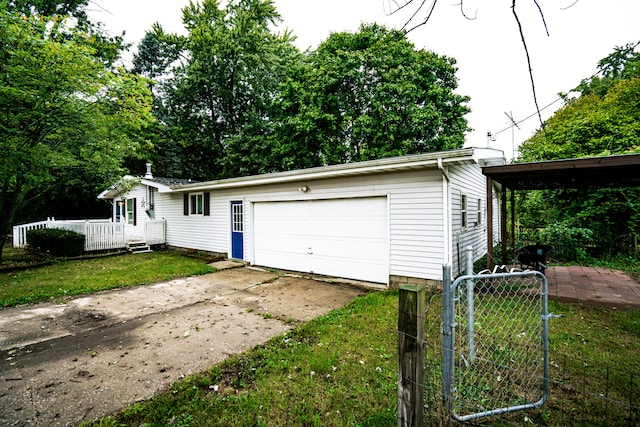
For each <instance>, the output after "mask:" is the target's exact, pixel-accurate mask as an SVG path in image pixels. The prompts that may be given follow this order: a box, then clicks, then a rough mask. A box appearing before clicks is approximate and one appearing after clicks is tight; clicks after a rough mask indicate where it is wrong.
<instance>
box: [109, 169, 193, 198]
mask: <svg viewBox="0 0 640 427" xmlns="http://www.w3.org/2000/svg"><path fill="white" fill-rule="evenodd" d="M196 182H198V181H194V180H192V179H180V178H160V177H153V178H139V177H134V176H131V175H125V176H123V177H122V178H120V179H119V180H118V182H116V183H115V184H113V185H112V186H111V187H109V188H108V189H106V190H104V191H103V192H102V193H100V194H98V199H114V198H117V197H119V196H121V195H122V194H123V193H126V192H127V190H125V189H126V188H127V187H128V186H129V185H130V183H140V184H142V185H146V186H148V187H153V188H156V189H158V192H160V193H166V192H170V191H171V187H172V186H181V185H187V184H193V183H196ZM129 189H130V188H129Z"/></svg>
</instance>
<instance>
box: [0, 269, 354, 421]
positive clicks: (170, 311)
mask: <svg viewBox="0 0 640 427" xmlns="http://www.w3.org/2000/svg"><path fill="white" fill-rule="evenodd" d="M364 292H365V291H364V290H362V289H358V288H354V287H348V286H341V285H337V284H329V283H324V282H319V281H316V280H311V279H306V278H301V277H291V276H280V275H278V274H276V273H272V272H267V271H260V270H254V269H250V268H235V269H231V270H225V271H220V272H217V273H213V274H209V275H205V276H199V277H193V278H188V279H181V280H174V281H171V282H166V283H159V284H155V285H149V286H141V287H137V288H133V289H124V290H119V291H111V292H104V293H100V294H93V295H90V296H87V297H83V298H78V299H76V300H73V301H70V302H69V303H67V304H62V305H56V304H38V305H32V306H26V307H17V308H10V309H4V310H2V311H0V356H1V357H2V362H0V425H16V426H22V425H43V426H44V425H46V426H50V425H60V426H62V425H77V424H78V423H79V422H81V421H87V420H91V419H95V418H98V417H101V416H104V415H107V414H110V413H113V412H115V411H117V410H119V409H120V408H122V407H124V406H126V405H128V404H131V403H134V402H136V401H138V400H143V399H147V398H149V397H151V396H153V395H155V394H156V393H158V392H159V391H161V390H163V389H165V388H166V387H168V385H169V384H171V383H172V382H174V381H176V380H179V379H181V378H184V377H185V376H187V375H190V374H193V373H196V372H199V371H202V370H205V369H207V368H209V367H211V366H212V365H214V364H216V363H218V362H220V361H222V360H223V359H225V358H226V357H228V356H229V355H232V354H236V353H239V352H242V351H245V350H247V349H249V348H251V347H253V346H255V345H258V344H260V343H263V342H265V341H266V340H268V339H269V338H270V337H272V336H275V335H279V334H282V333H284V332H285V331H286V330H288V329H290V328H291V327H292V322H291V320H296V321H306V320H309V319H311V318H314V317H316V316H318V315H321V314H324V313H327V312H328V311H330V310H332V309H334V308H338V307H341V306H343V305H344V304H346V303H348V302H349V301H351V300H353V299H354V298H356V297H357V296H358V295H361V294H362V293H364Z"/></svg>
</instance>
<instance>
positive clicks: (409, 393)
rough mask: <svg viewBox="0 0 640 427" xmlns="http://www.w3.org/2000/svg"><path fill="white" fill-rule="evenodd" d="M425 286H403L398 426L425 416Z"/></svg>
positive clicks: (418, 422) (420, 420)
mask: <svg viewBox="0 0 640 427" xmlns="http://www.w3.org/2000/svg"><path fill="white" fill-rule="evenodd" d="M425 295H426V293H425V287H418V286H403V287H401V288H400V296H399V304H398V310H399V313H398V427H408V426H416V427H417V426H420V427H422V425H423V419H424V323H425V319H424V308H425Z"/></svg>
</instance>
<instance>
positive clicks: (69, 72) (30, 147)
mask: <svg viewBox="0 0 640 427" xmlns="http://www.w3.org/2000/svg"><path fill="white" fill-rule="evenodd" d="M34 10H35V12H32V13H29V14H26V13H25V12H24V11H23V10H21V9H16V8H14V7H12V5H11V4H9V3H7V2H6V1H2V2H0V43H1V45H2V50H1V52H0V108H1V109H2V113H1V114H0V141H1V144H2V149H1V150H0V182H2V188H0V233H2V235H6V234H7V232H8V230H9V227H10V226H11V225H13V221H14V219H15V218H17V217H18V214H19V213H20V212H21V211H28V210H29V209H31V208H33V206H35V204H34V201H37V200H42V198H43V196H44V195H46V194H48V193H49V192H50V191H51V190H52V189H53V188H55V187H56V186H58V185H60V184H61V183H60V182H56V180H57V179H59V178H64V177H66V176H70V175H73V171H75V170H78V171H91V175H92V176H94V177H96V180H95V181H94V182H96V181H98V182H100V183H101V185H103V186H104V185H105V183H106V182H108V181H109V180H110V179H112V177H113V176H115V175H118V174H121V173H122V170H121V164H122V162H123V160H124V159H125V158H126V157H127V156H132V155H135V154H136V152H137V151H138V149H139V148H140V145H141V141H142V134H141V131H142V129H143V128H144V126H146V125H147V124H148V123H150V121H151V120H152V116H151V115H150V97H149V93H148V91H147V89H146V87H145V85H144V82H143V80H142V79H140V78H138V77H137V76H135V75H132V74H129V73H127V72H126V71H124V70H121V69H120V70H118V69H114V68H113V67H111V66H110V65H108V64H111V63H112V61H111V58H112V57H113V52H114V49H117V46H116V47H114V46H109V47H107V48H105V40H107V38H105V37H94V31H93V30H86V29H84V28H82V27H74V26H70V25H68V23H69V21H68V20H67V19H66V18H65V17H63V16H58V15H55V16H45V15H41V14H39V13H38V10H39V9H38V8H35V9H34ZM114 43H115V44H116V45H118V44H119V40H115V41H114ZM99 178H103V179H99ZM94 197H95V193H94ZM25 216H28V213H27V214H26V215H25V214H23V215H22V217H25ZM0 254H1V253H0Z"/></svg>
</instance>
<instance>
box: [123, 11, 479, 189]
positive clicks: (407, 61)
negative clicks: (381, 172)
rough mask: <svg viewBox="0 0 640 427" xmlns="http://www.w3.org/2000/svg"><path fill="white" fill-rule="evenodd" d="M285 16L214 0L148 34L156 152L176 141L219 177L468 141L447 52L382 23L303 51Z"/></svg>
mask: <svg viewBox="0 0 640 427" xmlns="http://www.w3.org/2000/svg"><path fill="white" fill-rule="evenodd" d="M279 19H280V17H279V15H278V13H277V11H276V9H275V7H274V6H273V2H272V1H270V0H237V1H232V2H229V3H228V4H227V6H226V7H225V8H222V7H221V6H220V4H219V2H217V1H213V0H207V1H204V2H202V4H199V5H196V4H193V3H192V4H190V5H189V6H187V7H186V8H185V9H184V10H183V21H184V24H185V28H186V29H187V30H188V32H189V34H188V35H187V36H185V37H184V38H180V37H179V36H176V35H169V34H165V33H164V32H163V31H162V29H161V28H160V27H159V26H155V27H154V28H153V29H152V31H150V32H149V33H148V34H147V36H146V37H145V39H144V40H143V43H141V45H140V48H141V49H140V53H139V54H138V56H137V57H136V60H135V61H134V63H135V64H139V69H140V71H142V72H143V73H145V75H146V76H148V77H150V78H152V79H155V80H156V81H157V82H158V86H154V88H153V89H154V95H155V96H156V98H157V100H156V101H155V104H154V105H156V106H157V107H158V108H157V109H155V110H154V113H155V114H156V116H157V118H158V121H159V122H160V123H162V124H163V125H164V126H165V128H164V129H165V130H166V132H163V136H162V138H161V139H162V142H161V143H160V144H158V147H162V148H161V151H157V152H156V155H155V156H157V157H156V158H158V159H159V160H160V161H164V160H169V161H170V159H163V158H161V157H160V156H161V155H162V154H161V152H162V151H166V150H171V151H173V150H177V151H178V152H179V154H178V155H177V158H180V159H181V164H180V165H177V164H176V165H175V169H174V171H175V172H178V173H179V174H181V175H182V176H187V175H188V176H189V177H192V178H196V179H213V178H222V177H232V176H243V175H249V174H257V173H265V172H274V171H280V170H290V169H297V168H305V167H312V166H320V165H326V164H336V163H344V162H352V161H360V160H369V159H376V158H381V157H389V156H395V155H404V154H412V153H422V152H429V151H438V150H445V149H451V148H458V147H460V146H462V145H463V143H464V133H465V131H466V130H468V127H467V122H466V120H465V118H464V115H465V114H466V113H467V112H468V111H469V109H468V108H467V106H466V102H467V101H468V98H467V97H464V96H460V95H457V94H455V93H454V90H455V89H456V87H457V79H456V77H455V72H456V68H455V61H454V60H453V59H452V58H447V57H444V56H439V55H437V54H435V53H433V52H428V51H424V50H418V49H416V48H415V47H414V46H413V44H411V43H410V42H409V41H408V40H407V38H406V36H405V35H404V34H403V33H402V32H398V31H392V30H388V29H386V28H384V27H381V26H379V25H375V24H374V25H363V26H361V28H360V29H359V31H358V32H356V33H336V34H333V35H331V36H330V37H329V38H328V39H327V40H326V41H325V42H324V43H322V44H321V45H320V46H319V47H318V48H317V49H316V50H315V51H311V52H303V53H301V52H299V51H298V50H297V49H296V48H295V47H294V46H293V44H292V41H293V38H292V36H291V35H290V34H289V33H288V32H284V33H277V34H276V33H274V32H273V31H274V30H273V28H274V27H275V26H276V25H277V24H278V23H279ZM178 50H179V51H180V53H178ZM169 64H172V65H169ZM163 70H164V71H163ZM155 163H156V164H157V163H159V162H158V161H156V162H155ZM160 167H161V168H162V166H160Z"/></svg>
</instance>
